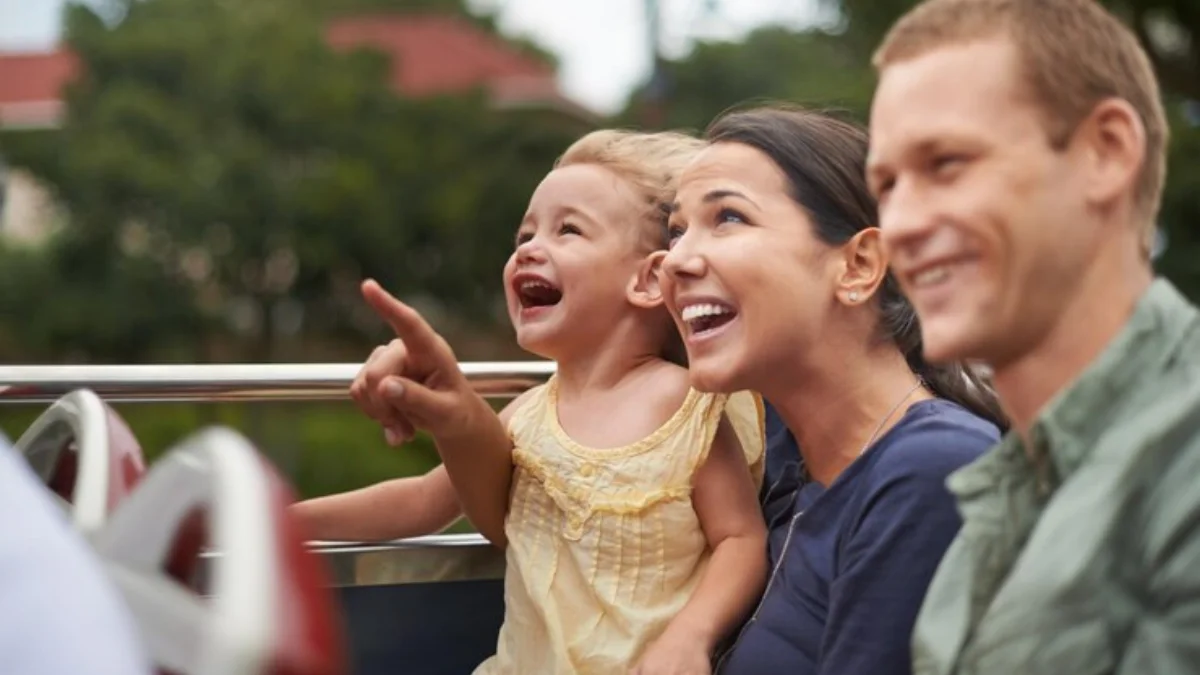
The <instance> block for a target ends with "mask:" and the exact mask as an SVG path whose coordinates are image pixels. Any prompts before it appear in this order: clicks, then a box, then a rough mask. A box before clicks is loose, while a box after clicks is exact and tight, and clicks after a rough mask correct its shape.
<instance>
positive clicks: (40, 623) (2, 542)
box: [0, 437, 150, 675]
mask: <svg viewBox="0 0 1200 675" xmlns="http://www.w3.org/2000/svg"><path fill="white" fill-rule="evenodd" d="M102 569H103V568H102V567H101V564H100V561H99V560H98V559H96V557H95V556H94V555H93V554H92V552H91V551H90V550H89V549H88V547H87V544H86V543H85V542H84V540H83V538H82V537H81V536H79V535H78V534H77V533H76V532H74V531H73V530H72V529H71V528H70V526H69V524H68V523H67V520H66V516H65V514H64V513H63V511H62V509H61V508H59V506H58V505H57V504H56V503H55V502H54V500H53V499H52V498H51V497H50V492H49V490H47V489H46V488H45V487H44V486H43V485H41V484H40V482H39V481H38V479H37V476H36V475H34V473H33V471H32V470H30V468H29V465H28V464H26V463H25V461H24V460H23V459H22V458H21V457H20V456H19V455H18V454H17V453H16V451H14V450H13V449H12V448H11V447H9V446H8V443H7V439H4V438H3V437H0V607H2V608H3V610H0V673H14V674H16V673H22V674H24V675H58V674H60V673H95V674H97V675H101V674H103V675H109V674H111V675H137V674H139V673H149V672H150V668H149V663H148V660H147V658H146V654H145V652H144V651H143V649H142V646H141V644H140V642H139V638H138V634H137V628H136V627H135V626H134V624H133V620H132V618H131V617H130V616H129V612H128V610H127V609H126V608H125V606H124V603H123V602H122V600H121V598H120V596H119V595H118V594H117V591H116V589H115V588H113V586H112V585H111V584H110V583H109V581H108V579H106V578H105V577H104V573H103V571H102Z"/></svg>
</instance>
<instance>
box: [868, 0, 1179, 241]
mask: <svg viewBox="0 0 1200 675" xmlns="http://www.w3.org/2000/svg"><path fill="white" fill-rule="evenodd" d="M1001 36H1003V37H1007V38H1008V39H1009V40H1011V41H1012V43H1013V46H1014V47H1016V51H1017V54H1018V55H1019V58H1020V59H1021V67H1022V69H1023V70H1024V77H1025V80H1026V82H1027V83H1028V85H1029V86H1030V89H1031V93H1032V94H1033V96H1034V100H1035V102H1036V103H1037V104H1038V105H1039V106H1040V107H1041V109H1042V112H1043V115H1044V116H1045V118H1046V126H1047V129H1046V131H1047V134H1048V136H1049V140H1050V143H1051V145H1052V146H1053V147H1055V148H1058V149H1061V148H1063V147H1065V146H1066V145H1067V143H1068V142H1069V141H1070V137H1071V134H1073V133H1074V132H1075V129H1076V128H1078V126H1079V124H1080V123H1081V122H1082V121H1083V120H1084V119H1085V118H1086V117H1087V116H1088V115H1089V114H1091V112H1092V110H1093V109H1095V107H1096V105H1097V104H1098V103H1100V102H1101V101H1103V100H1104V99H1107V98H1119V99H1122V100H1124V101H1126V102H1128V103H1129V104H1130V105H1131V106H1133V108H1134V110H1136V111H1137V114H1138V116H1139V117H1140V118H1141V120H1142V125H1143V126H1144V127H1145V131H1146V156H1145V157H1144V159H1143V164H1142V167H1141V171H1140V173H1139V175H1138V179H1137V185H1136V188H1135V193H1134V208H1135V209H1136V212H1137V215H1138V216H1139V218H1142V219H1144V223H1142V224H1143V226H1144V227H1145V230H1144V231H1143V233H1142V235H1143V236H1142V238H1143V241H1142V247H1143V253H1145V254H1147V255H1148V254H1149V252H1150V247H1151V244H1152V242H1153V237H1154V221H1155V218H1156V217H1157V216H1158V210H1159V206H1160V203H1161V201H1162V190H1163V183H1164V181H1165V180H1166V172H1167V170H1166V155H1167V141H1168V136H1169V133H1170V132H1169V129H1168V127H1167V120H1166V114H1165V113H1164V112H1163V106H1162V101H1161V100H1160V98H1159V88H1158V81H1157V80H1156V79H1155V77H1154V70H1153V68H1152V67H1151V65H1150V59H1149V57H1147V56H1146V52H1145V51H1144V50H1143V49H1142V47H1141V45H1140V44H1139V43H1138V41H1137V38H1136V37H1135V36H1134V34H1133V32H1132V31H1130V30H1129V28H1127V27H1126V26H1125V25H1124V24H1122V23H1121V22H1120V21H1119V20H1117V18H1116V17H1114V16H1113V15H1112V14H1110V13H1109V12H1108V11H1107V10H1105V9H1104V8H1103V7H1101V6H1100V5H1099V4H1098V3H1097V2H1096V1H1095V0H927V1H926V2H922V3H921V4H920V5H917V6H916V7H915V8H913V9H912V10H910V11H909V12H908V13H907V14H905V15H904V16H903V17H902V18H901V19H900V20H899V21H897V22H896V24H895V25H894V26H892V28H891V30H890V31H889V32H888V34H887V36H886V37H885V38H884V40H883V43H882V44H881V45H880V47H879V49H878V50H877V51H876V52H875V56H874V58H873V59H872V63H873V64H874V65H875V68H876V70H878V71H880V72H881V73H882V71H883V70H885V69H886V68H887V67H888V66H889V65H891V64H894V63H897V62H900V61H904V60H908V59H912V58H916V57H918V56H922V55H924V54H926V53H928V52H930V51H933V50H935V49H938V48H941V47H945V46H948V45H959V44H963V43H966V42H971V41H974V40H984V39H988V38H992V37H1001Z"/></svg>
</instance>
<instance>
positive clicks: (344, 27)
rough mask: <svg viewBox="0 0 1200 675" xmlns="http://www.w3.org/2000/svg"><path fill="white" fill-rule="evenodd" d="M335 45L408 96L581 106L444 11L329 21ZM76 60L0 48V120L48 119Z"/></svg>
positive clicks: (548, 73) (540, 65)
mask: <svg viewBox="0 0 1200 675" xmlns="http://www.w3.org/2000/svg"><path fill="white" fill-rule="evenodd" d="M326 39H327V40H328V41H329V44H330V45H331V46H332V47H334V48H335V49H350V48H354V47H370V48H374V49H378V50H380V51H382V52H384V53H385V54H387V55H388V56H389V57H390V58H391V62H392V73H391V84H392V86H393V87H394V88H395V89H396V90H397V91H399V92H401V93H404V94H409V95H412V96H423V95H426V96H427V95H431V94H438V93H453V92H461V91H465V90H468V89H472V88H475V87H485V88H487V89H488V90H489V92H490V93H491V95H492V97H493V99H494V101H495V102H496V103H497V104H498V105H520V104H522V103H533V102H536V103H551V104H553V105H555V106H558V107H565V108H567V109H570V110H572V111H573V112H576V113H577V114H584V115H586V114H587V111H584V110H582V109H580V108H579V107H578V105H577V104H574V103H572V102H570V101H568V100H566V99H565V98H564V97H563V96H562V95H561V93H559V91H558V86H557V84H556V82H555V78H554V70H553V68H551V67H550V65H549V64H547V63H545V62H543V61H541V60H539V59H537V58H535V57H533V56H530V55H527V54H524V53H522V52H520V51H518V50H516V49H514V48H512V47H511V46H509V45H507V44H505V43H504V41H503V40H501V39H499V38H497V37H495V36H493V35H490V34H489V33H487V32H486V31H484V30H483V29H481V28H479V27H477V26H475V25H474V24H472V23H471V22H470V21H469V20H467V19H463V18H459V17H453V16H444V15H381V16H358V17H353V18H344V19H339V20H336V21H334V22H333V23H332V24H330V26H329V28H328V30H327V32H326ZM77 68H78V64H77V62H76V60H75V58H74V57H73V56H72V55H71V54H70V53H69V52H67V51H65V50H59V51H52V52H36V53H29V52H26V53H20V52H9V53H0V122H2V123H3V124H4V125H5V126H14V125H33V126H48V125H53V124H55V123H56V122H57V120H58V114H59V109H60V108H61V96H60V92H61V90H62V87H63V85H65V84H66V83H67V82H69V81H70V79H71V78H72V77H73V76H74V75H75V72H76V69H77Z"/></svg>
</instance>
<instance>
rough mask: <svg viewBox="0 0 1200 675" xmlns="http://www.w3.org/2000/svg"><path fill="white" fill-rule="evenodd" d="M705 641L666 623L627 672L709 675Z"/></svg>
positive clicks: (710, 663)
mask: <svg viewBox="0 0 1200 675" xmlns="http://www.w3.org/2000/svg"><path fill="white" fill-rule="evenodd" d="M706 644H707V642H706V641H704V640H702V639H700V638H699V637H698V636H689V635H686V634H684V632H683V631H677V630H676V631H673V630H671V628H670V627H668V628H667V630H666V631H665V632H664V633H663V634H662V636H661V637H659V638H658V639H657V640H655V641H654V642H653V643H651V644H650V646H649V647H647V648H646V651H645V652H644V653H643V654H642V658H641V660H639V661H638V664H637V665H636V666H634V668H633V670H632V671H630V675H712V658H711V656H710V655H709V653H708V650H707V648H706Z"/></svg>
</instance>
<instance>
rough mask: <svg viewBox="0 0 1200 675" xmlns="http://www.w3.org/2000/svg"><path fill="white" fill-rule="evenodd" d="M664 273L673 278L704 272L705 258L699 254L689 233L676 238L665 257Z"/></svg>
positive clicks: (693, 275)
mask: <svg viewBox="0 0 1200 675" xmlns="http://www.w3.org/2000/svg"><path fill="white" fill-rule="evenodd" d="M662 273H663V274H665V275H666V276H668V277H672V278H679V277H683V276H692V277H696V276H700V275H702V274H704V258H703V257H702V256H700V255H699V254H698V251H696V247H695V245H694V244H693V243H692V242H691V241H690V240H689V239H688V237H687V235H684V236H682V237H680V238H678V239H676V240H675V242H674V244H673V245H672V246H671V248H670V250H668V251H667V254H666V256H664V257H663V260H662Z"/></svg>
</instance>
